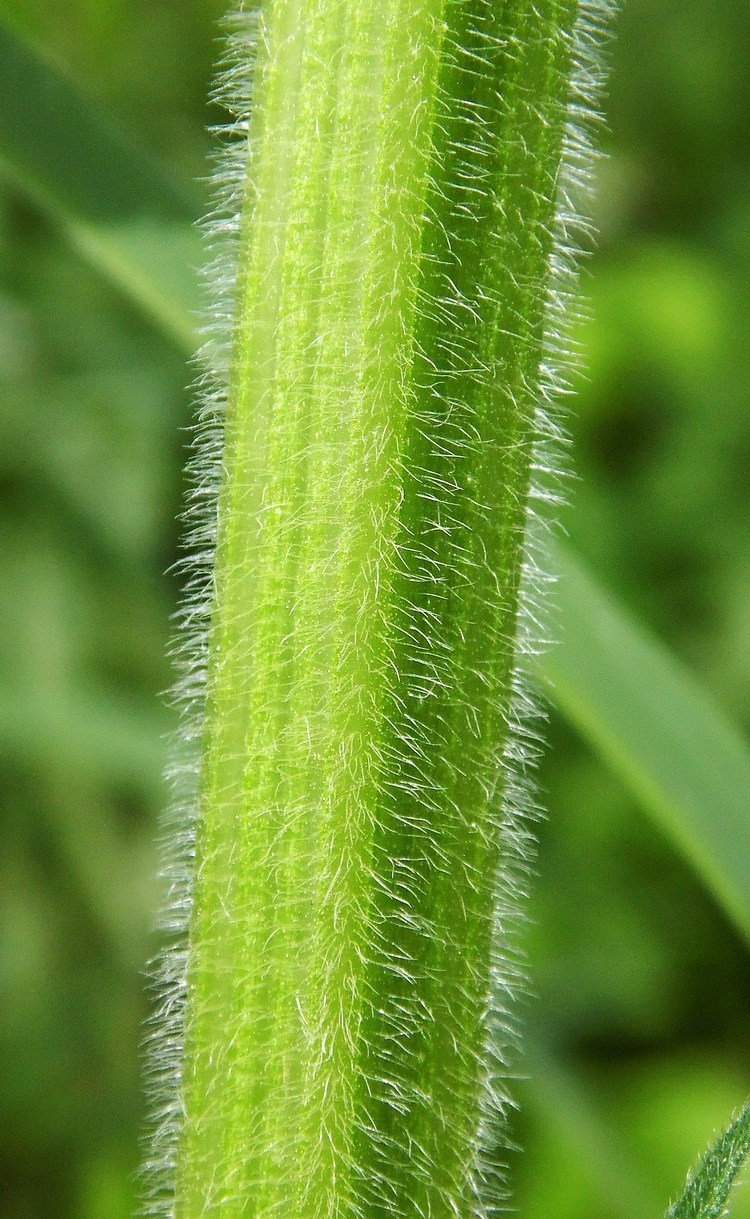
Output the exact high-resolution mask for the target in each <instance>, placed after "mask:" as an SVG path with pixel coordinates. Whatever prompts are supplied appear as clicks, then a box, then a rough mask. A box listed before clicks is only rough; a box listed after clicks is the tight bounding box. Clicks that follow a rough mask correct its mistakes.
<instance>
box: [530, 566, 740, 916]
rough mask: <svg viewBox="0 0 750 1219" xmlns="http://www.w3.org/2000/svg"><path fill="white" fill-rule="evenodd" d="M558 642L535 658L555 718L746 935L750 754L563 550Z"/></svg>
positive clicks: (657, 648) (666, 658) (683, 673)
mask: <svg viewBox="0 0 750 1219" xmlns="http://www.w3.org/2000/svg"><path fill="white" fill-rule="evenodd" d="M558 566H559V570H560V573H561V579H560V582H559V585H558V588H557V591H556V596H555V600H556V603H557V605H558V607H559V611H560V613H559V620H560V643H559V644H558V645H557V646H555V647H554V648H553V649H552V650H551V651H550V652H549V653H548V654H547V655H546V656H544V657H543V659H542V661H541V668H542V672H543V675H544V677H545V679H546V681H547V682H548V683H549V686H550V688H551V696H552V699H553V701H554V702H555V703H556V704H557V706H558V707H559V708H560V710H561V711H562V712H563V714H564V715H565V716H566V718H567V719H568V720H569V721H570V722H571V723H572V724H574V725H575V726H576V727H577V728H578V729H579V730H580V731H581V733H582V734H583V735H584V736H585V737H586V739H587V740H588V741H589V743H590V744H591V745H592V746H593V748H594V749H595V750H596V751H597V753H599V754H600V755H601V756H602V757H603V758H604V759H605V760H606V761H607V762H609V764H610V765H611V766H612V768H613V769H614V770H615V771H616V772H617V773H618V774H619V775H620V777H621V778H622V779H623V780H624V782H625V783H626V784H627V785H628V787H629V788H630V790H631V791H632V792H633V793H634V794H635V795H636V796H637V797H638V798H639V800H641V801H642V803H643V806H644V808H645V809H646V811H648V812H649V813H650V814H651V815H652V816H654V817H655V818H656V819H657V820H658V822H659V823H660V824H661V826H662V829H663V830H665V831H666V832H667V834H668V835H669V837H670V838H671V839H672V841H673V842H674V843H675V844H676V845H677V847H678V848H679V849H680V850H681V851H682V853H683V854H684V855H685V856H686V857H687V858H688V859H689V861H690V862H691V863H692V865H693V867H694V868H695V870H696V871H697V873H698V875H699V876H700V877H701V878H702V880H703V881H704V883H705V884H706V886H707V888H708V889H709V890H710V891H711V892H712V893H713V894H714V896H715V897H716V899H717V900H718V901H719V902H720V903H721V905H722V907H723V909H724V910H725V912H726V913H727V914H728V915H729V916H730V917H731V919H732V920H733V922H734V923H735V925H736V926H737V927H738V928H739V929H740V931H741V932H742V933H743V935H744V936H745V937H746V938H747V939H750V873H748V869H747V859H748V857H750V816H749V815H748V810H749V805H750V754H748V751H747V749H746V747H745V745H744V743H743V741H742V740H741V739H740V737H739V736H738V735H737V734H736V733H735V731H734V729H733V728H732V726H731V725H730V724H729V723H727V722H726V721H725V720H724V718H723V717H722V715H721V713H720V712H719V711H718V710H717V708H716V707H714V706H712V705H711V703H710V701H709V700H708V698H707V697H706V696H705V694H703V692H702V691H701V690H700V688H699V687H698V685H697V683H695V681H694V680H693V678H692V677H691V676H690V674H689V673H688V672H687V670H685V669H683V668H682V667H681V666H680V665H679V664H678V662H677V661H676V660H675V659H674V658H673V657H671V656H670V655H669V653H668V652H667V651H666V650H665V649H663V648H662V647H661V646H660V645H659V644H658V643H656V641H654V640H652V639H650V638H649V637H648V636H647V635H646V634H645V633H644V632H643V631H642V629H641V628H640V627H638V626H637V625H636V623H634V622H632V621H631V620H629V618H628V617H627V616H626V614H625V613H624V612H623V611H622V609H621V608H620V607H618V606H617V605H616V603H615V602H614V601H613V600H611V599H610V598H609V597H608V596H607V595H606V594H605V593H604V592H602V590H601V589H599V588H598V587H597V585H596V583H595V581H594V580H593V579H592V577H591V576H590V575H589V574H588V573H587V572H586V571H585V570H584V569H583V568H582V567H581V566H579V564H578V563H577V562H575V561H574V560H573V559H572V558H571V557H570V556H569V555H568V554H567V553H561V554H560V555H559V559H558Z"/></svg>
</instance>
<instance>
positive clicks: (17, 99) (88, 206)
mask: <svg viewBox="0 0 750 1219" xmlns="http://www.w3.org/2000/svg"><path fill="white" fill-rule="evenodd" d="M0 162H1V163H2V165H3V166H4V168H5V169H6V170H7V171H8V172H9V173H10V175H11V176H12V178H13V179H14V180H15V181H16V182H17V183H19V184H20V185H21V186H22V187H23V188H24V189H25V190H26V191H28V192H29V194H30V195H31V196H32V197H33V198H34V200H35V201H36V202H37V203H38V204H40V205H41V206H42V207H43V208H44V210H45V211H46V212H47V213H48V214H49V215H50V216H51V217H52V218H53V220H54V221H55V223H57V224H59V225H61V226H62V228H63V229H64V230H65V232H66V234H67V236H68V238H69V239H70V241H71V242H72V243H73V244H74V245H75V246H76V247H77V248H78V249H79V250H80V251H81V253H82V254H83V255H84V256H85V257H86V258H87V259H89V260H90V261H91V262H92V263H93V264H94V265H95V266H96V267H98V268H99V269H100V270H102V271H104V273H105V274H106V275H107V276H108V277H109V278H110V279H111V280H112V281H114V282H115V283H116V284H118V285H119V287H120V288H121V289H123V291H124V292H125V293H126V295H128V296H130V297H131V298H132V299H133V300H134V301H135V302H137V303H138V304H139V305H140V306H141V307H142V308H144V309H145V310H146V312H147V313H148V314H149V315H150V316H151V317H152V318H153V319H154V320H155V321H157V322H158V323H159V324H160V325H161V327H162V328H163V329H164V330H165V331H166V333H167V334H169V336H170V337H171V338H172V339H173V340H176V341H177V343H178V344H179V345H180V346H181V347H183V348H184V349H186V350H187V351H188V352H192V350H193V348H194V345H195V338H194V329H195V327H194V322H193V313H194V308H195V307H196V306H197V279H196V275H195V268H196V267H197V266H199V265H200V263H201V262H202V261H203V256H202V251H201V243H200V237H199V235H198V232H197V231H196V229H195V228H194V227H193V226H192V222H193V221H194V219H195V208H194V207H193V206H191V201H190V198H189V196H187V195H183V194H181V193H180V191H179V190H177V189H176V188H175V187H174V186H173V185H172V184H171V183H170V182H169V181H168V180H167V179H166V178H163V177H162V176H161V175H160V173H159V170H158V169H157V168H156V167H155V166H153V165H152V164H150V163H149V161H148V159H147V158H145V157H144V156H143V155H142V154H141V153H139V152H136V151H134V150H133V149H131V148H130V147H129V145H128V144H127V142H126V140H124V139H123V137H122V136H121V135H119V134H118V132H117V131H116V130H115V129H114V128H112V127H111V126H110V125H109V124H108V123H107V121H106V119H104V118H103V117H102V116H101V115H100V114H99V112H98V110H97V109H96V108H95V106H94V105H93V104H92V103H91V102H89V101H88V100H86V99H85V98H84V97H82V96H80V95H79V93H78V92H77V91H76V89H75V88H74V86H73V85H72V84H71V83H70V82H69V81H68V80H67V79H66V77H65V76H63V75H62V73H61V72H60V71H59V69H57V68H56V67H55V65H54V64H53V63H51V62H50V61H49V60H47V59H46V58H44V57H42V56H41V55H40V54H38V53H37V52H36V51H33V50H32V49H31V48H29V47H27V46H25V45H24V43H23V42H22V41H21V40H20V39H19V38H17V37H16V35H15V34H14V33H13V32H12V30H11V29H10V28H9V27H8V26H7V25H6V24H5V23H4V22H2V21H0Z"/></svg>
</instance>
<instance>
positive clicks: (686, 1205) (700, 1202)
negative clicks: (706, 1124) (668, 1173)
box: [665, 1101, 750, 1219]
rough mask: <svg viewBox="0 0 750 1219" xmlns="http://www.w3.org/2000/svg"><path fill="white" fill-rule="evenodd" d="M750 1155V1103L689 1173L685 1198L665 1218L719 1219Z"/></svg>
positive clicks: (724, 1212)
mask: <svg viewBox="0 0 750 1219" xmlns="http://www.w3.org/2000/svg"><path fill="white" fill-rule="evenodd" d="M748 1153H750V1101H748V1102H747V1103H746V1104H745V1105H744V1107H743V1109H742V1111H741V1113H740V1114H739V1116H738V1117H736V1118H735V1120H734V1121H733V1122H732V1123H731V1125H729V1126H728V1127H727V1129H726V1130H725V1131H724V1133H723V1134H721V1135H719V1138H718V1139H717V1140H716V1142H715V1143H714V1144H713V1146H712V1147H709V1149H708V1151H706V1152H705V1153H704V1155H703V1156H701V1158H700V1160H699V1161H698V1163H697V1164H696V1166H695V1168H694V1169H693V1170H692V1171H691V1172H690V1173H689V1175H688V1179H687V1182H686V1185H685V1189H684V1191H683V1193H682V1196H681V1197H680V1198H679V1199H678V1201H677V1202H675V1203H674V1204H673V1205H672V1206H670V1208H669V1210H668V1211H667V1214H666V1217H665V1219H719V1216H721V1215H725V1214H726V1213H727V1212H726V1210H725V1209H724V1208H725V1206H726V1202H727V1198H728V1197H729V1191H730V1189H731V1188H732V1185H733V1183H734V1180H735V1178H736V1176H737V1173H738V1172H739V1171H740V1169H741V1168H742V1165H743V1164H744V1162H745V1160H746V1159H747V1156H748Z"/></svg>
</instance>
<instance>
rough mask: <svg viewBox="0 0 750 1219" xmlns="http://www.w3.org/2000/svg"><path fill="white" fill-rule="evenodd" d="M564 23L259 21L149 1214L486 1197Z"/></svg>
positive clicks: (463, 1206)
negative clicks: (182, 1005)
mask: <svg viewBox="0 0 750 1219" xmlns="http://www.w3.org/2000/svg"><path fill="white" fill-rule="evenodd" d="M576 8H577V6H576V3H575V2H574V0H537V2H536V3H532V2H531V0H493V2H489V0H380V3H378V4H377V5H374V4H370V3H369V2H364V0H267V2H266V3H265V4H264V5H263V6H262V8H261V16H260V22H261V26H260V37H259V51H258V59H257V63H256V67H255V86H254V88H255V106H254V110H253V116H252V120H251V127H250V150H251V151H250V156H249V167H248V176H247V182H248V186H247V190H246V194H245V207H244V214H243V221H242V236H241V248H240V270H239V279H238V284H239V287H238V292H237V309H236V328H235V334H234V338H233V348H232V352H233V354H232V361H231V370H230V394H229V407H228V413H227V419H226V440H225V451H224V457H223V461H222V468H223V484H222V489H221V492H220V497H219V505H218V514H219V541H218V546H217V553H216V568H215V599H214V607H213V617H212V627H211V644H210V654H209V671H208V680H207V697H206V704H207V706H206V720H205V750H204V760H203V765H202V780H201V798H200V816H199V824H198V838H197V845H196V855H197V859H196V868H195V880H194V889H193V913H192V921H191V926H190V939H189V964H188V998H187V1007H186V1013H185V1057H184V1068H183V1079H182V1090H181V1104H182V1106H183V1107H184V1120H183V1122H182V1130H181V1134H180V1137H179V1142H178V1147H177V1168H176V1175H175V1181H176V1185H175V1189H176V1201H175V1210H174V1213H175V1214H176V1216H177V1217H178V1219H193V1217H197V1216H199V1215H200V1216H205V1215H209V1214H214V1213H218V1212H219V1211H221V1214H222V1216H223V1219H228V1217H233V1216H251V1215H252V1216H256V1215H257V1216H261V1215H262V1216H266V1215H269V1216H270V1215H271V1214H288V1215H289V1216H293V1217H294V1219H307V1217H309V1219H312V1217H313V1216H315V1217H316V1219H318V1217H322V1216H326V1217H333V1216H339V1215H341V1216H343V1215H352V1216H354V1215H367V1216H373V1217H374V1216H375V1215H383V1216H385V1215H386V1214H387V1215H389V1216H393V1215H395V1216H404V1217H405V1216H407V1215H409V1216H412V1215H419V1216H430V1217H435V1219H437V1217H438V1216H446V1217H447V1216H449V1215H450V1216H454V1215H469V1214H474V1213H477V1212H480V1211H484V1210H486V1209H491V1208H492V1206H493V1205H497V1204H499V1203H500V1201H501V1198H500V1197H499V1195H498V1192H497V1191H498V1185H497V1182H496V1180H495V1178H494V1175H493V1168H492V1162H491V1159H492V1151H493V1145H494V1143H495V1141H496V1139H497V1138H498V1137H500V1136H499V1134H498V1132H497V1131H496V1130H495V1129H494V1123H495V1119H496V1118H497V1117H498V1116H499V1117H500V1118H501V1117H502V1112H503V1108H504V1104H505V1100H504V1081H503V1078H502V1076H503V1072H506V1073H507V1063H506V1062H505V1053H504V1047H503V1046H502V1045H501V1044H500V1042H499V1041H498V1040H497V1033H498V1026H500V1029H501V1031H502V1030H504V1032H505V1035H506V1039H507V1033H508V1028H507V1026H508V1022H509V1020H510V1017H507V1016H506V1013H505V1004H506V1003H507V1000H508V995H507V994H505V995H504V994H503V992H512V991H513V989H514V988H515V986H516V982H517V973H518V967H517V962H516V951H515V946H514V940H513V934H512V930H513V929H512V924H513V922H514V920H515V919H516V918H517V917H518V913H519V908H520V890H522V888H523V874H524V868H525V857H526V853H527V852H526V841H527V831H526V830H525V828H524V820H523V818H522V817H521V816H520V814H519V813H518V811H517V810H516V809H514V807H513V806H512V803H510V802H509V801H508V800H507V799H504V793H503V788H504V786H505V783H506V779H505V772H506V768H507V762H508V758H509V756H510V754H511V753H512V752H513V750H512V749H511V748H510V746H509V739H508V738H509V726H510V725H511V722H512V719H513V698H514V673H515V670H516V667H517V655H516V651H517V622H518V614H519V585H520V582H521V573H522V566H523V562H524V554H525V552H524V534H525V528H526V520H527V512H528V498H529V489H530V483H531V471H532V465H533V454H534V446H535V442H536V440H537V438H538V414H539V403H540V397H541V394H542V384H543V377H542V374H541V373H540V365H541V363H542V358H543V355H544V351H545V344H546V337H545V327H546V324H547V323H546V316H547V301H548V294H549V288H550V265H551V257H552V253H553V245H554V242H555V238H556V233H557V230H556V219H555V205H556V199H557V195H558V172H559V167H560V158H561V154H562V149H563V143H564V136H565V124H566V121H567V114H568V102H569V94H570V70H571V63H570V59H571V46H572V37H571V35H572V31H573V28H574V21H575V17H576ZM558 235H559V234H558ZM491 1042H492V1043H493V1044H490V1043H491ZM497 1059H499V1061H496V1060H497Z"/></svg>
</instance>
